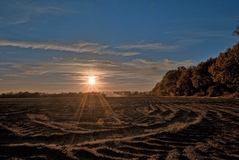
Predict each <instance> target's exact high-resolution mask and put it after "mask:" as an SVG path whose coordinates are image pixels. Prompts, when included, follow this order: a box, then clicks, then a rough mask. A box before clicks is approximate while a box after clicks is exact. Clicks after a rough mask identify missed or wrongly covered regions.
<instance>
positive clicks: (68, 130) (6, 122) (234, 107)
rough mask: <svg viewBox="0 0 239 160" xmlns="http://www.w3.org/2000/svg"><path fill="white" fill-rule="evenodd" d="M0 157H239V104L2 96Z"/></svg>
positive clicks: (231, 101) (95, 96)
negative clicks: (3, 97) (7, 97)
mask: <svg viewBox="0 0 239 160" xmlns="http://www.w3.org/2000/svg"><path fill="white" fill-rule="evenodd" d="M0 159H18V160H19V159H20V160H21V159H39V160H45V159H52V160H55V159H57V160H60V159H192V160H195V159H239V100H236V99H225V98H224V99H222V98H170V97H120V98H119V97H117V98H115V97H114V98H113V97H107V98H106V97H103V96H102V95H101V94H84V95H83V96H81V97H71V98H38V99H0Z"/></svg>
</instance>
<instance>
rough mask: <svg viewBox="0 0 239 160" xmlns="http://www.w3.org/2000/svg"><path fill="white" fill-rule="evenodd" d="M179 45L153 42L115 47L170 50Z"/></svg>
mask: <svg viewBox="0 0 239 160" xmlns="http://www.w3.org/2000/svg"><path fill="white" fill-rule="evenodd" d="M178 47H179V45H165V44H162V43H154V44H134V45H122V46H118V47H116V48H119V49H125V50H130V49H142V50H156V51H172V50H175V49H177V48H178Z"/></svg>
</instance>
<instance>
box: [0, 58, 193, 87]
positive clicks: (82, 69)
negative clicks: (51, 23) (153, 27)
mask: <svg viewBox="0 0 239 160" xmlns="http://www.w3.org/2000/svg"><path fill="white" fill-rule="evenodd" d="M191 65H193V62H192V61H189V60H188V61H182V62H177V61H172V60H167V59H165V60H160V61H149V60H145V59H134V60H132V61H128V62H122V63H119V62H113V61H105V60H80V59H58V58H55V59H53V60H52V61H49V62H42V63H38V64H34V65H31V64H28V65H27V64H18V63H7V64H6V63H0V66H1V68H5V70H2V71H1V70H0V74H1V76H2V79H3V80H2V81H1V84H6V87H8V88H11V87H13V88H14V87H15V88H16V86H17V87H22V88H21V90H27V88H28V87H29V86H30V85H31V86H32V88H35V91H38V89H37V88H38V87H39V86H41V87H42V88H44V89H45V90H47V91H48V89H49V88H48V86H49V85H51V86H55V87H58V89H61V91H84V88H83V86H84V85H85V84H86V83H87V77H88V76H91V75H94V76H96V77H97V82H98V84H99V86H100V87H99V88H100V90H148V91H149V90H151V89H152V88H153V87H154V85H155V84H156V83H157V82H159V81H160V80H161V78H162V77H163V75H164V74H165V73H166V72H167V71H168V70H171V69H175V68H177V67H178V66H186V67H188V66H191ZM9 73H10V74H9ZM13 76H14V79H13V78H12V77H13ZM19 81H21V82H22V85H19ZM10 82H11V83H10ZM23 82H24V83H23ZM7 84H8V85H9V86H7ZM24 87H25V88H24ZM76 87H77V89H76ZM73 89H75V90H73Z"/></svg>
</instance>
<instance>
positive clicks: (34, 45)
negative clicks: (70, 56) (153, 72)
mask: <svg viewBox="0 0 239 160" xmlns="http://www.w3.org/2000/svg"><path fill="white" fill-rule="evenodd" d="M0 46H11V47H19V48H31V49H42V50H58V51H68V52H75V53H91V54H108V55H121V56H132V55H137V54H139V53H138V52H119V51H113V50H109V46H108V45H100V44H98V43H92V42H84V41H80V42H78V43H73V44H60V43H44V42H14V41H6V40H0Z"/></svg>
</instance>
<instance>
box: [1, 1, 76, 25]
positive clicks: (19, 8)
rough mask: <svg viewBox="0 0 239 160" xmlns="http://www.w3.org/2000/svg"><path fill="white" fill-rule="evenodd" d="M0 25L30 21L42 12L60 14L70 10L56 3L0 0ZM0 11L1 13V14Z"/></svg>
mask: <svg viewBox="0 0 239 160" xmlns="http://www.w3.org/2000/svg"><path fill="white" fill-rule="evenodd" d="M0 6H1V7H0V8H1V10H0V26H8V25H16V24H23V23H27V22H29V21H31V20H32V19H33V17H34V16H39V15H42V14H51V15H60V14H63V13H68V12H72V11H71V10H69V9H67V8H66V6H64V9H63V7H62V6H59V5H58V4H57V3H46V2H44V3H42V2H36V1H24V0H23V1H21V2H19V1H15V0H8V1H0ZM1 13H2V14H1Z"/></svg>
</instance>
